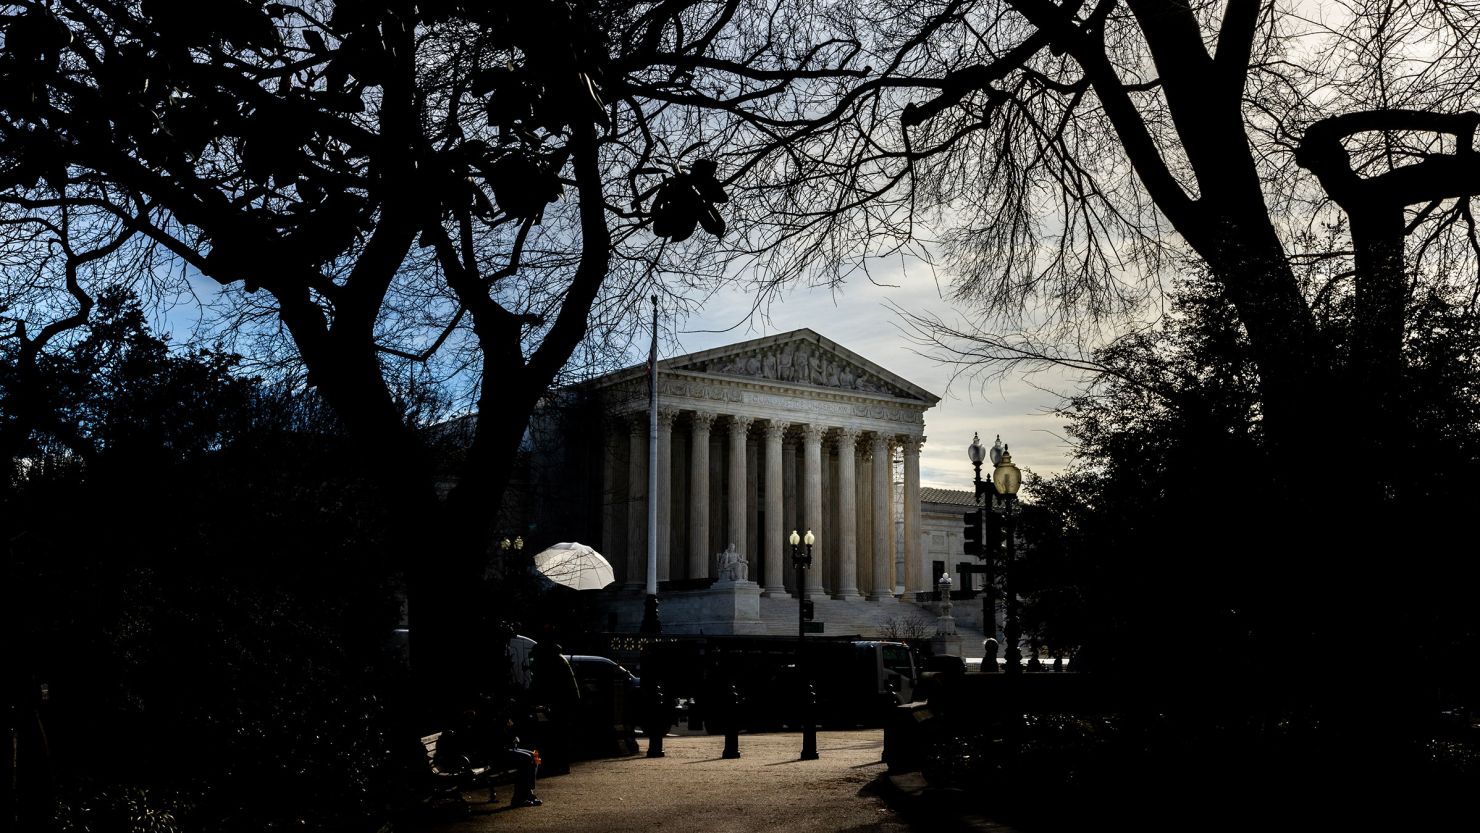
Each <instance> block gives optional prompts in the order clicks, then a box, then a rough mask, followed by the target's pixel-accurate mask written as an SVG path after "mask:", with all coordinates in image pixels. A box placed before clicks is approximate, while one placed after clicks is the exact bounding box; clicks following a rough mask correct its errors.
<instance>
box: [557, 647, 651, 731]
mask: <svg viewBox="0 0 1480 833" xmlns="http://www.w3.org/2000/svg"><path fill="white" fill-rule="evenodd" d="M566 659H567V660H568V661H569V662H570V667H571V670H573V671H575V674H576V683H577V684H578V685H579V686H580V689H581V704H580V713H579V716H578V718H577V726H576V727H575V728H576V737H577V738H579V739H580V743H581V745H582V746H583V747H584V749H582V750H581V751H583V752H584V753H586V754H588V755H593V756H604V755H625V754H630V753H632V752H636V751H637V714H638V709H639V705H640V704H641V702H642V700H641V696H640V692H639V689H640V687H641V685H642V680H641V679H640V678H638V677H637V676H636V675H634V674H633V673H632V672H631V671H628V670H627V669H625V668H623V667H622V666H620V665H618V664H617V663H615V662H613V661H611V660H609V659H607V658H606V657H597V656H589V655H586V654H573V655H569V656H566Z"/></svg>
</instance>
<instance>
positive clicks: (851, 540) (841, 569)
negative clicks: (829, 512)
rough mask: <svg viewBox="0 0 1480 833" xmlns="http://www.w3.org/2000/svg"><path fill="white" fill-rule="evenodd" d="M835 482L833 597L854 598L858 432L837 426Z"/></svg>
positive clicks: (856, 583) (856, 562)
mask: <svg viewBox="0 0 1480 833" xmlns="http://www.w3.org/2000/svg"><path fill="white" fill-rule="evenodd" d="M837 449H838V482H837V484H836V488H835V489H833V494H834V495H836V498H837V525H838V549H837V564H836V567H835V568H834V570H833V577H834V578H833V598H834V599H856V598H858V504H857V498H858V484H857V483H856V482H855V479H856V477H857V469H858V464H857V460H858V431H857V430H855V429H853V428H840V429H838V435H837Z"/></svg>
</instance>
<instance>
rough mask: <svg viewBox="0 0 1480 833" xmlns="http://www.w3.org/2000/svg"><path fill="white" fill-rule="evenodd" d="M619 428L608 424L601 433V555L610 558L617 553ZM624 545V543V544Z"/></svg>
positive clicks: (620, 439) (618, 530) (620, 437)
mask: <svg viewBox="0 0 1480 833" xmlns="http://www.w3.org/2000/svg"><path fill="white" fill-rule="evenodd" d="M618 427H620V426H613V425H610V424H608V425H607V426H606V427H605V428H604V429H603V430H602V432H601V554H602V555H604V556H606V557H607V558H611V557H613V556H614V555H616V553H617V533H618V532H620V531H621V530H620V529H619V527H618V517H619V516H618V513H617V508H618V507H617V498H618V494H617V492H618V484H617V448H618V443H620V442H621V441H622V436H621V434H620V433H619V432H618V431H617V428H618ZM624 543H625V542H624Z"/></svg>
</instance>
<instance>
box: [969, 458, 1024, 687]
mask: <svg viewBox="0 0 1480 833" xmlns="http://www.w3.org/2000/svg"><path fill="white" fill-rule="evenodd" d="M989 455H990V457H991V460H992V481H991V482H992V491H993V492H995V493H996V494H995V495H994V496H993V500H992V511H993V512H994V513H996V514H999V515H1001V516H1002V519H1003V526H1004V527H1005V532H1006V537H1007V555H1006V558H1005V560H1004V563H1003V570H1002V573H1003V575H1002V595H1003V597H1004V598H1005V599H1006V607H1007V610H1006V621H1005V622H1004V623H1003V627H1002V636H1003V639H1004V640H1005V641H1006V643H1007V651H1006V657H1005V658H1006V668H1005V670H1006V671H1007V673H1009V674H1012V673H1016V672H1018V671H1021V670H1022V665H1021V662H1022V653H1021V652H1020V651H1019V650H1018V609H1017V596H1016V595H1015V594H1014V593H1013V591H1012V587H1013V582H1012V579H1013V565H1014V564H1016V562H1017V521H1016V519H1017V493H1018V487H1020V486H1021V485H1022V482H1023V475H1022V472H1021V471H1019V470H1018V467H1017V466H1016V465H1015V464H1013V462H1012V454H1011V453H1009V452H1008V450H1007V446H1005V445H1003V444H1002V438H1001V437H1000V436H999V437H998V438H997V442H996V443H994V444H993V445H992V448H991V449H990V450H988V449H986V448H984V447H983V446H982V443H981V438H980V436H979V435H977V434H972V436H971V445H969V446H967V447H966V456H967V457H968V458H969V459H970V460H971V465H972V468H973V469H974V470H975V477H974V484H975V486H976V504H977V511H976V513H975V521H976V523H977V524H979V525H980V524H982V523H983V522H984V521H985V515H984V510H985V508H986V507H985V506H984V505H983V504H984V500H983V499H984V498H985V496H986V494H987V488H986V484H985V483H983V482H982V462H983V461H984V460H985V459H986V458H987V457H988V456H989ZM980 530H981V528H980V526H978V532H977V536H976V537H977V540H978V541H980V544H979V546H980V547H981V550H980V552H979V553H978V555H980V556H981V558H982V561H983V562H984V569H983V574H984V582H983V583H984V587H983V588H982V631H984V632H985V633H986V635H987V637H988V638H990V637H991V636H992V634H993V633H994V632H995V631H996V629H997V628H996V625H997V599H996V587H995V583H996V573H995V571H994V570H993V566H994V565H993V560H994V559H995V557H996V555H997V552H996V551H997V542H996V541H995V540H994V541H987V540H986V539H985V537H984V536H983V535H982V534H981V531H980ZM996 664H997V658H996V657H995V656H992V657H982V670H983V671H995V670H996Z"/></svg>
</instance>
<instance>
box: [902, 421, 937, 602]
mask: <svg viewBox="0 0 1480 833" xmlns="http://www.w3.org/2000/svg"><path fill="white" fill-rule="evenodd" d="M900 441H901V442H902V443H903V445H904V561H905V576H906V577H905V594H906V595H907V596H908V595H909V594H911V593H917V592H921V591H927V590H930V589H931V588H930V586H929V585H930V578H931V576H930V570H929V569H927V568H926V566H925V564H924V562H923V561H921V559H922V557H923V556H922V555H921V553H920V446H921V445H923V444H924V442H925V438H924V437H917V436H910V435H905V436H904V437H901V438H900Z"/></svg>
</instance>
